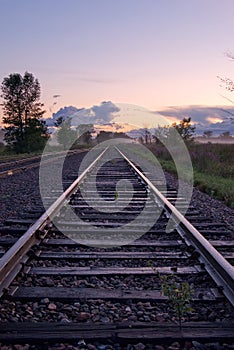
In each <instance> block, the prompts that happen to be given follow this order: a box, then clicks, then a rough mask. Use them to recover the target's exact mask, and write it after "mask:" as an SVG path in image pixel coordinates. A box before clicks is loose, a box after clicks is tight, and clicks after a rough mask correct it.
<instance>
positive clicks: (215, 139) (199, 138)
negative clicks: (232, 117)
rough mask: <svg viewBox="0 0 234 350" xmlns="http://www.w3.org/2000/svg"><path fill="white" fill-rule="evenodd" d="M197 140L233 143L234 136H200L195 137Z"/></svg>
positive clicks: (201, 141) (200, 141)
mask: <svg viewBox="0 0 234 350" xmlns="http://www.w3.org/2000/svg"><path fill="white" fill-rule="evenodd" d="M195 141H196V142H199V143H219V144H226V145H229V144H233V143H234V137H231V138H221V137H202V136H198V137H196V138H195Z"/></svg>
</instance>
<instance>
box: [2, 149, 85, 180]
mask: <svg viewBox="0 0 234 350" xmlns="http://www.w3.org/2000/svg"><path fill="white" fill-rule="evenodd" d="M77 152H78V153H79V152H83V150H82V151H80V150H71V151H69V152H68V154H69V155H73V154H75V153H77ZM66 153H67V152H64V151H62V152H52V153H48V154H45V155H44V156H43V162H44V163H45V164H46V163H50V162H53V161H54V160H57V159H59V158H60V157H61V158H62V157H64V154H66ZM40 163H41V156H33V157H26V158H23V159H19V160H17V159H16V160H9V161H6V162H1V163H0V177H5V176H11V175H13V174H16V173H19V172H22V171H25V170H28V169H32V168H35V167H38V166H40Z"/></svg>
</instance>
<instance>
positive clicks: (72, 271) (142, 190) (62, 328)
mask: <svg viewBox="0 0 234 350" xmlns="http://www.w3.org/2000/svg"><path fill="white" fill-rule="evenodd" d="M110 153H111V157H110ZM110 159H111V160H110ZM100 162H102V163H100ZM100 164H101V165H100ZM97 169H98V171H97ZM124 179H125V180H126V179H127V180H128V183H127V184H126V183H123V184H122V187H118V185H117V184H118V183H119V181H120V180H124ZM129 184H130V187H129ZM93 186H94V187H93ZM160 186H161V185H160V179H159V181H158V186H157V188H156V187H155V186H154V185H153V184H152V182H150V181H149V179H148V178H147V176H146V174H143V173H142V172H141V170H140V169H139V168H138V167H136V166H135V165H134V164H133V163H132V162H131V161H130V160H129V159H128V158H127V157H126V156H125V154H124V153H122V151H120V150H119V149H117V148H115V149H113V148H108V149H105V150H104V151H102V152H101V153H100V155H99V156H98V157H97V158H96V159H95V160H94V161H93V162H92V164H91V165H90V166H89V167H88V168H87V169H86V170H85V171H84V172H83V173H82V174H81V175H80V176H79V177H78V178H77V179H75V181H74V182H72V184H71V185H70V187H69V188H68V189H67V190H66V191H65V192H64V193H63V194H61V196H60V197H59V198H58V199H56V201H55V202H53V201H54V199H53V198H49V197H48V198H47V199H46V200H47V201H48V204H51V206H50V207H49V209H48V210H47V212H45V213H44V214H42V215H41V216H40V218H39V219H38V220H37V221H36V222H34V220H33V218H30V219H26V220H18V219H14V220H10V219H9V220H8V221H6V225H5V227H4V228H2V235H1V239H0V246H1V247H2V248H1V249H2V258H1V260H0V281H1V289H0V293H1V295H2V297H1V315H0V318H1V329H0V343H2V344H3V343H11V344H15V343H17V342H22V343H45V342H47V343H48V342H49V343H58V342H68V343H69V342H76V344H77V343H78V344H80V345H78V346H80V347H78V348H82V349H85V348H87V347H86V345H85V343H88V342H90V343H91V344H99V347H100V346H101V345H100V344H102V345H103V344H106V345H109V346H110V344H112V345H111V346H113V348H115V347H114V346H115V345H114V344H120V346H124V344H125V345H126V344H137V343H139V342H141V343H142V342H143V343H144V344H146V343H151V344H153V343H154V344H159V343H160V344H162V343H163V344H167V343H170V342H171V341H172V340H178V341H182V340H183V341H186V340H187V341H192V340H193V341H195V340H196V341H199V342H207V341H220V342H226V343H229V344H233V341H234V322H233V315H234V311H233V305H234V268H233V266H232V265H233V262H234V237H233V232H232V231H231V230H230V229H229V228H227V227H225V225H224V224H222V223H219V222H213V221H212V220H209V219H208V218H207V217H206V215H205V213H202V212H201V211H200V210H199V208H193V207H192V206H190V207H189V209H188V211H187V214H186V217H184V216H182V214H180V212H178V211H177V209H175V207H174V205H173V204H174V203H175V201H176V200H177V203H178V202H179V204H180V205H181V207H183V205H184V199H183V198H179V199H178V198H177V193H176V191H175V189H172V188H168V189H167V191H165V188H163V191H161V188H160ZM94 188H97V191H98V193H99V196H100V197H99V198H96V199H95V195H96V193H95V190H94ZM131 188H132V189H133V196H132V197H131V198H130V201H129V192H130V190H131ZM91 204H93V205H91ZM95 206H97V208H96V207H95ZM146 209H147V210H146ZM142 212H143V213H144V214H143V215H141V214H142ZM32 214H33V213H32ZM37 215H38V213H37ZM155 218H156V219H155ZM169 218H173V222H174V226H172V225H171V224H170V230H167V228H168V221H169ZM170 220H171V219H170ZM178 223H179V224H178ZM12 225H13V226H12ZM8 229H9V230H8ZM4 232H5V233H6V234H9V232H10V233H11V234H10V236H9V235H8V236H4ZM23 232H24V233H23ZM71 238H72V239H71ZM165 276H167V278H168V281H170V280H171V279H173V280H174V281H176V283H177V284H178V288H179V286H181V285H182V284H183V283H188V286H189V288H191V290H192V291H191V301H190V304H191V306H192V308H193V310H192V311H189V310H186V313H185V314H184V315H183V320H182V321H183V323H182V329H180V328H179V326H178V322H176V321H178V320H177V316H178V315H176V313H175V309H174V308H173V305H172V303H171V301H170V298H168V297H167V296H165V295H163V293H162V280H163V277H165ZM164 281H165V279H164ZM168 283H169V282H168ZM95 342H96V343H95ZM96 346H98V345H96ZM103 346H104V345H103ZM116 346H117V345H116ZM97 348H98V347H97ZM107 348H108V347H107ZM116 348H117V347H116ZM103 349H104V347H103ZM142 349H143V348H142Z"/></svg>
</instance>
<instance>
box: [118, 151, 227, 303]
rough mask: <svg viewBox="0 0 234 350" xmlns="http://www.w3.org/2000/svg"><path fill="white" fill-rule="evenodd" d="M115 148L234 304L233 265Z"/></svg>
mask: <svg viewBox="0 0 234 350" xmlns="http://www.w3.org/2000/svg"><path fill="white" fill-rule="evenodd" d="M115 148H116V150H117V151H118V152H119V153H120V155H121V156H122V157H123V158H124V159H125V160H126V161H127V162H128V163H129V164H130V165H131V167H132V168H133V169H134V170H135V172H136V173H137V174H138V175H139V176H140V177H141V178H142V180H143V181H144V182H145V183H146V184H147V185H148V187H149V188H150V189H151V190H152V192H153V193H154V194H155V195H156V200H157V199H158V200H159V201H160V203H161V204H163V205H164V208H165V210H166V212H167V213H168V215H170V217H171V218H172V219H173V220H174V221H175V223H176V224H178V227H177V230H178V232H179V233H180V235H181V236H182V237H183V238H184V239H189V240H190V242H192V244H193V245H194V246H195V248H196V249H197V251H198V252H199V253H200V257H201V260H202V262H204V264H205V268H206V270H207V272H208V273H209V274H210V276H211V277H212V279H213V280H215V282H216V283H217V284H218V286H219V287H221V289H222V291H223V293H224V294H225V296H226V297H227V299H228V300H229V301H230V303H231V304H232V305H234V267H233V266H232V265H231V264H230V263H229V262H228V261H227V260H226V259H225V258H224V257H223V256H222V255H221V254H220V253H219V252H218V251H217V250H216V249H215V248H214V247H213V246H212V245H211V244H210V242H209V241H208V240H207V239H205V238H204V237H203V235H202V234H201V233H200V232H199V231H198V230H197V229H196V228H195V227H194V226H193V225H192V224H191V223H190V222H189V221H188V220H187V219H186V218H185V217H184V216H183V215H182V214H181V213H180V212H179V211H178V210H177V209H176V208H175V207H174V206H173V205H172V204H171V203H170V202H169V201H168V199H167V198H166V197H165V196H164V195H163V194H162V193H161V192H160V191H159V190H158V189H157V188H156V187H155V186H154V185H153V184H152V182H151V181H150V180H149V179H148V178H147V177H146V176H145V175H144V174H143V173H142V172H141V171H140V170H139V169H137V167H136V166H135V165H134V164H133V163H132V162H131V161H130V159H128V158H127V157H126V156H125V154H124V153H122V152H121V151H120V150H119V149H118V148H117V147H115Z"/></svg>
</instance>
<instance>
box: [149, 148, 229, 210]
mask: <svg viewBox="0 0 234 350" xmlns="http://www.w3.org/2000/svg"><path fill="white" fill-rule="evenodd" d="M150 149H151V151H152V152H153V153H154V154H156V156H157V158H158V159H159V161H160V163H161V165H162V167H163V169H164V170H166V171H168V172H171V173H173V174H177V171H176V167H175V164H174V162H173V160H172V158H171V157H170V155H169V154H168V152H167V150H166V149H165V148H163V146H162V145H158V146H157V145H153V146H151V147H150ZM188 150H189V153H190V157H191V160H192V163H193V170H194V186H195V187H196V188H198V189H199V190H201V191H203V192H205V193H207V194H209V195H210V196H212V197H214V198H216V199H219V200H222V201H223V202H224V203H225V204H226V205H228V206H229V207H231V208H234V145H233V144H195V143H193V144H190V145H189V146H188ZM184 180H186V178H184Z"/></svg>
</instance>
